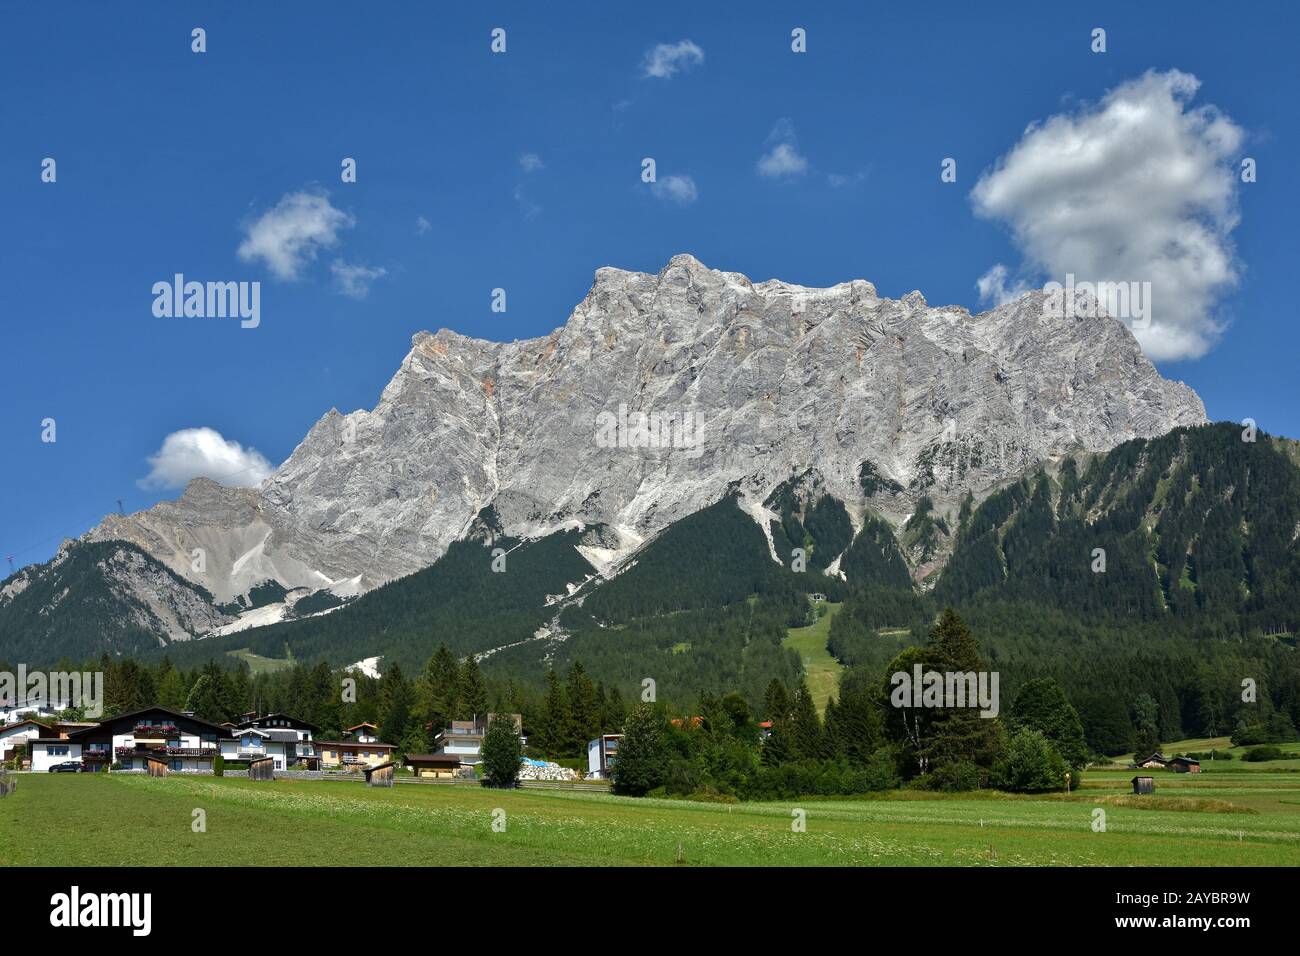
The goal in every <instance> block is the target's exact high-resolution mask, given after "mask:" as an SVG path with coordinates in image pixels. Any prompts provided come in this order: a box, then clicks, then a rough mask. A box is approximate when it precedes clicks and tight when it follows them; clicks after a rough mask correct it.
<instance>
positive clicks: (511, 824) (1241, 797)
mask: <svg viewBox="0 0 1300 956" xmlns="http://www.w3.org/2000/svg"><path fill="white" fill-rule="evenodd" d="M795 807H798V808H802V809H803V810H804V811H805V812H806V814H807V830H806V832H803V833H796V832H793V831H792V828H791V822H792V816H791V811H792V809H793V808H795ZM1099 807H1100V808H1102V809H1103V810H1105V813H1106V832H1104V833H1099V832H1094V831H1093V829H1092V824H1093V819H1094V815H1093V814H1094V810H1095V809H1096V808H1099ZM498 808H499V809H501V810H503V811H504V812H505V823H506V826H505V831H504V832H494V830H493V828H492V822H493V811H494V810H496V809H498ZM196 809H197V810H202V811H204V813H205V814H206V828H207V830H206V832H204V833H195V832H193V830H192V827H191V823H192V820H193V819H194V811H195V810H196ZM679 848H680V851H679ZM679 852H680V857H679ZM378 864H386V865H410V866H453V865H485V866H486V865H497V866H501V865H525V866H527V865H574V864H580V865H679V864H680V865H752V866H774V865H796V866H798V865H810V866H816V865H866V866H871V865H908V866H944V865H948V866H953V865H956V866H1008V865H1012V866H1014V865H1121V866H1211V865H1232V864H1236V865H1283V866H1298V865H1300V774H1292V773H1276V774H1266V773H1257V772H1246V773H1242V772H1223V773H1220V772H1217V771H1216V772H1207V773H1204V774H1201V775H1199V777H1195V778H1193V777H1190V776H1187V775H1181V774H1180V775H1177V776H1174V775H1173V774H1169V775H1168V776H1165V775H1163V774H1162V775H1160V776H1159V777H1158V778H1157V793H1156V794H1155V797H1154V798H1145V797H1144V798H1135V797H1132V796H1131V795H1128V779H1127V775H1126V774H1125V773H1124V772H1121V771H1104V772H1100V773H1097V774H1093V773H1091V772H1090V773H1089V774H1088V775H1087V776H1086V777H1085V780H1084V788H1083V789H1082V790H1081V791H1080V792H1078V793H1075V794H1072V795H1071V796H1070V797H1069V798H1067V799H1062V797H1061V796H1060V795H1056V796H1047V797H1011V796H1005V795H1000V794H993V793H985V794H977V795H958V796H936V795H924V794H913V793H908V792H897V793H890V794H885V795H882V796H881V797H879V798H876V799H857V800H847V799H837V800H824V801H822V800H806V801H799V802H795V803H779V804H777V803H772V804H767V803H764V804H741V805H730V806H728V805H724V804H700V803H684V802H677V801H666V800H634V799H631V798H621V797H612V796H608V795H605V794H592V793H574V792H561V791H539V790H516V791H510V792H501V791H491V790H484V789H480V788H477V787H466V786H455V785H421V784H404V785H399V786H397V787H394V788H392V789H388V790H384V789H369V788H367V787H365V786H364V785H363V784H361V783H359V782H332V781H286V780H277V781H274V782H269V783H255V782H251V781H248V780H238V779H233V778H216V777H183V776H171V777H167V778H150V777H144V776H134V775H131V776H128V775H125V774H115V775H106V774H32V775H23V776H20V777H19V781H18V789H17V790H16V791H15V792H14V793H13V794H11V795H10V796H9V797H6V798H4V799H3V800H0V865H3V866H12V865H67V866H85V865H99V866H134V865H209V866H211V865H246V866H247V865H253V866H294V865H320V866H364V865H378Z"/></svg>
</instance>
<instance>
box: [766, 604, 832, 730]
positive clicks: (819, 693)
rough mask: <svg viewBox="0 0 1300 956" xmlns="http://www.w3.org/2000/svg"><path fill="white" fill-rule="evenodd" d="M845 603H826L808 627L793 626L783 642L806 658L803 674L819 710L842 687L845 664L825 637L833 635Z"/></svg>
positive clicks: (819, 710)
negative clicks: (838, 658) (830, 649)
mask: <svg viewBox="0 0 1300 956" xmlns="http://www.w3.org/2000/svg"><path fill="white" fill-rule="evenodd" d="M843 606H844V605H843V604H830V603H828V604H827V605H826V613H825V614H823V615H821V616H820V617H818V618H817V620H816V621H815V622H813V623H812V624H810V625H808V626H807V627H792V628H790V629H789V631H788V632H787V636H786V638H785V640H784V641H782V642H781V643H782V645H783V646H785V647H788V648H790V649H791V650H793V651H796V652H798V654H799V659H800V660H801V661H803V670H804V674H805V675H806V677H807V681H808V692H809V693H810V694H812V699H813V703H814V704H816V705H817V713H819V714H821V713H825V712H826V702H827V701H828V700H830V699H831V698H832V697H833V696H835V694H836V693H837V692H838V690H839V686H840V672H841V671H843V670H844V665H843V664H841V663H840V662H839V661H837V660H836V659H835V658H833V657H831V652H830V651H828V650H827V649H826V640H827V638H829V637H830V633H831V621H832V620H833V619H834V617H835V615H836V614H838V613H839V610H840V608H841V607H843Z"/></svg>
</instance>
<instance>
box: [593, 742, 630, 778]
mask: <svg viewBox="0 0 1300 956" xmlns="http://www.w3.org/2000/svg"><path fill="white" fill-rule="evenodd" d="M622 739H623V735H622V734H602V735H601V736H599V737H597V738H596V739H595V740H592V741H590V742H589V743H588V744H587V776H588V777H589V778H591V779H592V780H608V779H609V772H610V770H611V769H612V768H613V766H614V759H615V758H616V757H617V756H618V744H619V741H620V740H622Z"/></svg>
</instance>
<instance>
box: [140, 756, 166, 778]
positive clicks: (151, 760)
mask: <svg viewBox="0 0 1300 956" xmlns="http://www.w3.org/2000/svg"><path fill="white" fill-rule="evenodd" d="M144 769H145V772H147V773H148V774H149V776H151V777H165V776H167V775H168V774H169V773H171V768H170V767H169V766H167V761H166V760H164V759H163V758H162V757H155V756H154V755H152V754H150V755H149V756H148V757H145V759H144Z"/></svg>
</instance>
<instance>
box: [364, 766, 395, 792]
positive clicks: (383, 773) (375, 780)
mask: <svg viewBox="0 0 1300 956" xmlns="http://www.w3.org/2000/svg"><path fill="white" fill-rule="evenodd" d="M395 766H396V764H394V763H393V762H392V761H391V760H389V761H387V762H386V763H381V764H377V765H375V766H373V767H367V768H366V786H367V787H391V786H392V785H393V768H394V767H395Z"/></svg>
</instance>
